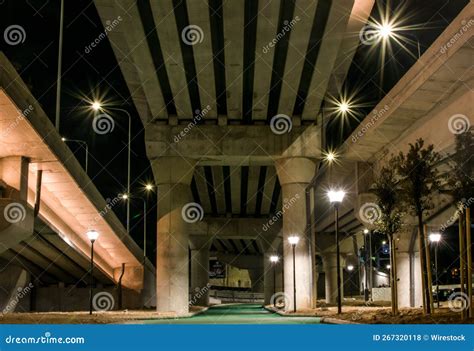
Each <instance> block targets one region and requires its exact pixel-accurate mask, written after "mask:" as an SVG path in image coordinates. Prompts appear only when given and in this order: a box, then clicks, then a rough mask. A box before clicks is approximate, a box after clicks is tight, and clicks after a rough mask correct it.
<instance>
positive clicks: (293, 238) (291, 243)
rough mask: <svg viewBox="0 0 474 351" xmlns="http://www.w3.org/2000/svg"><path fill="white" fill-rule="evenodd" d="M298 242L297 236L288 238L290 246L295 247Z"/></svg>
mask: <svg viewBox="0 0 474 351" xmlns="http://www.w3.org/2000/svg"><path fill="white" fill-rule="evenodd" d="M299 241H300V237H299V236H296V235H292V236H290V237H288V242H289V243H290V245H296V244H298V242H299Z"/></svg>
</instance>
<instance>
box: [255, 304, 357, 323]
mask: <svg viewBox="0 0 474 351" xmlns="http://www.w3.org/2000/svg"><path fill="white" fill-rule="evenodd" d="M263 308H265V309H266V310H267V311H270V312H273V313H277V314H279V315H280V316H283V317H306V318H308V317H311V318H319V319H320V321H321V323H323V324H361V323H357V322H351V321H346V320H344V319H338V318H333V317H321V316H315V315H314V314H290V313H285V312H283V311H282V310H279V309H277V308H274V307H267V306H263Z"/></svg>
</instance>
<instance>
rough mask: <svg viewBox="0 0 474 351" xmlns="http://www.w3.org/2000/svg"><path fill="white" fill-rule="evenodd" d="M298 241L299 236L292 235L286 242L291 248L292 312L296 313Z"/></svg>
mask: <svg viewBox="0 0 474 351" xmlns="http://www.w3.org/2000/svg"><path fill="white" fill-rule="evenodd" d="M299 241H300V238H299V236H297V235H292V236H290V237H288V242H289V243H290V245H291V247H292V249H293V312H294V313H296V256H295V254H296V245H297V244H298V242H299Z"/></svg>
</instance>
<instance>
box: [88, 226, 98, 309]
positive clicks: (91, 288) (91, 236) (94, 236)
mask: <svg viewBox="0 0 474 351" xmlns="http://www.w3.org/2000/svg"><path fill="white" fill-rule="evenodd" d="M87 237H88V238H89V240H90V242H91V266H90V286H89V314H92V298H93V294H94V274H93V270H94V243H95V241H96V240H97V238H98V237H99V233H98V232H97V231H95V230H89V231H88V232H87Z"/></svg>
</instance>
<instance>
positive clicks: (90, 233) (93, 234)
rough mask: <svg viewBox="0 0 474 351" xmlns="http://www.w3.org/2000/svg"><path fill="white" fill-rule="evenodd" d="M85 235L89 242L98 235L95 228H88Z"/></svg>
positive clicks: (94, 239)
mask: <svg viewBox="0 0 474 351" xmlns="http://www.w3.org/2000/svg"><path fill="white" fill-rule="evenodd" d="M87 237H88V238H89V240H90V241H91V242H94V241H96V240H97V238H98V237H99V233H98V232H97V231H96V230H89V231H88V232H87Z"/></svg>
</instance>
